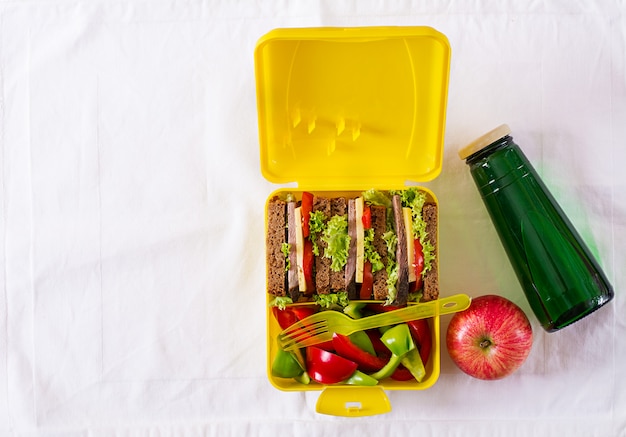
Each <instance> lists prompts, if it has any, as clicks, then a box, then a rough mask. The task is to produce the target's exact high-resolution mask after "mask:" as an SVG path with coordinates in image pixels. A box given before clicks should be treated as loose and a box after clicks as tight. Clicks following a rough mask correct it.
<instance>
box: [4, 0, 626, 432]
mask: <svg viewBox="0 0 626 437" xmlns="http://www.w3.org/2000/svg"><path fill="white" fill-rule="evenodd" d="M625 14H626V3H624V1H583V0H578V1H570V0H559V1H533V2H527V1H508V2H500V1H495V0H492V1H478V0H475V1H467V2H463V1H452V0H448V1H440V2H428V1H420V0H417V1H409V0H396V1H388V2H384V1H362V2H357V1H356V0H354V1H334V0H333V1H331V0H328V1H321V0H320V1H310V2H305V1H290V2H287V1H280V0H267V1H263V2H260V1H233V2H228V1H217V0H216V1H194V0H188V1H179V2H175V1H173V0H169V1H166V0H163V1H157V2H147V1H131V0H126V1H116V2H107V1H92V2H87V1H79V0H76V1H70V0H67V1H65V0H51V1H24V2H16V1H3V2H0V90H1V94H0V160H1V166H0V174H1V177H0V196H1V201H2V214H1V215H0V249H1V250H0V267H1V268H0V433H3V434H9V433H14V434H16V435H109V434H116V435H146V434H149V435H220V436H222V435H271V436H273V435H277V433H278V432H286V433H289V435H328V434H329V433H333V435H343V436H352V435H358V436H361V435H375V434H380V433H383V432H384V433H385V435H387V433H390V432H399V433H401V434H400V435H408V434H409V433H410V434H414V435H424V436H426V435H463V436H465V435H484V436H496V435H507V436H527V435H534V436H540V435H542V436H543V435H545V436H552V435H568V436H624V435H626V431H625V429H626V370H625V368H624V361H625V360H626V343H625V342H624V341H623V338H624V336H625V335H626V321H625V317H624V314H626V299H625V298H624V295H623V294H622V290H623V288H624V285H625V284H626V251H625V250H624V246H623V242H624V241H626V195H625V193H626V172H625V171H624V165H625V163H626V65H625V55H626V15H625ZM364 25H428V26H432V27H435V28H436V29H438V30H439V31H441V32H443V33H444V34H446V35H447V36H448V38H449V40H450V43H451V46H452V67H451V74H450V88H449V100H448V118H447V130H446V141H445V161H444V166H443V171H442V173H441V175H440V177H439V178H437V179H436V180H435V181H432V182H430V183H426V184H424V185H425V186H428V187H430V188H431V189H433V191H434V192H435V193H436V194H437V196H438V198H439V202H440V207H441V221H440V241H441V247H440V250H441V259H440V263H441V264H440V268H441V286H442V293H443V294H453V293H456V292H465V293H468V294H470V295H472V296H478V295H481V294H486V293H499V294H502V295H505V296H507V297H509V298H510V299H512V300H514V301H515V302H517V303H518V304H519V305H521V306H522V308H524V309H525V310H526V312H527V314H529V316H530V318H531V320H532V322H533V327H534V328H535V335H536V339H535V343H534V346H533V350H532V352H531V355H530V357H529V359H528V361H527V362H526V364H525V365H524V366H523V367H522V368H521V369H520V370H519V371H518V372H517V373H516V374H514V375H513V376H511V377H509V378H507V379H505V380H501V381H498V382H482V381H478V380H473V379H471V378H469V377H467V376H465V375H463V374H461V373H460V371H459V370H457V369H456V368H455V367H454V365H453V364H452V363H451V361H450V359H449V357H448V355H447V352H446V351H445V347H444V348H443V349H442V369H441V376H440V378H439V380H438V382H437V383H436V384H435V386H434V387H433V388H431V389H429V390H426V391H418V392H390V393H389V397H390V400H391V404H392V407H393V411H392V412H391V413H389V414H386V415H382V416H375V417H369V418H361V419H344V418H336V417H330V416H324V415H319V414H317V413H315V402H316V400H317V397H318V395H319V392H308V393H284V392H280V391H278V390H276V389H274V388H273V387H272V386H271V385H270V384H269V382H268V380H267V377H266V374H265V360H266V357H265V312H264V305H265V296H264V283H265V282H264V281H265V272H264V256H263V250H264V247H263V240H264V238H263V205H264V202H265V198H266V197H267V195H268V194H269V193H270V192H271V191H272V190H274V189H275V188H277V187H276V186H274V185H272V184H270V183H268V182H267V181H265V180H264V179H263V178H262V176H261V174H260V170H259V154H258V137H257V129H256V100H255V98H256V96H255V83H254V71H253V50H254V46H255V43H256V41H257V39H258V38H259V37H260V36H261V35H263V34H264V33H266V32H267V31H269V30H271V29H272V28H275V27H301V26H364ZM500 123H508V124H509V125H510V126H511V128H512V130H513V136H514V138H515V140H516V142H518V144H520V145H521V147H522V148H523V149H524V151H525V152H526V154H527V155H528V156H529V158H530V159H531V160H532V161H533V162H534V163H535V166H536V168H537V170H538V171H539V172H540V174H541V175H542V176H543V177H544V180H545V182H546V184H547V185H548V186H549V187H550V188H551V189H552V191H553V194H554V195H555V197H557V199H558V200H559V201H560V203H561V206H562V207H563V208H564V209H565V211H566V212H567V213H568V214H569V217H570V219H571V220H572V222H574V224H575V225H576V226H577V228H578V230H579V231H580V233H581V234H582V235H583V237H584V238H585V240H586V241H587V243H588V244H589V245H590V246H591V247H592V249H593V251H594V252H595V253H596V254H597V256H598V258H599V260H600V263H601V264H602V266H603V267H604V269H605V271H606V274H607V276H608V277H609V279H610V280H611V282H612V283H613V285H614V287H615V290H616V298H615V300H614V301H613V302H612V303H611V304H610V305H609V306H608V307H606V308H603V309H602V310H601V311H600V312H598V313H596V314H594V315H593V316H590V317H589V318H587V319H584V320H583V321H581V322H579V323H577V324H575V325H573V326H571V327H568V328H566V329H565V330H563V331H561V332H558V333H554V334H546V333H544V332H543V331H542V330H541V328H540V327H539V325H538V323H537V322H536V319H534V316H532V314H531V312H530V308H529V306H528V304H527V303H526V301H525V300H524V297H523V295H522V292H521V289H520V287H519V285H518V284H517V281H516V279H515V277H514V274H513V271H512V269H511V267H510V265H509V264H508V261H507V260H506V258H505V255H504V251H503V249H502V248H501V246H500V243H499V241H498V239H497V236H496V234H495V231H494V229H493V226H492V225H491V223H490V221H489V218H488V216H487V213H486V211H485V210H484V207H483V205H482V203H481V201H480V198H479V196H478V193H477V191H476V189H475V187H474V186H473V183H472V182H471V179H470V176H469V172H468V170H467V167H466V166H465V164H464V163H463V162H462V161H460V160H459V159H458V157H457V152H458V150H459V149H460V148H461V147H462V146H463V145H465V143H467V142H469V141H471V140H473V139H474V138H475V137H476V136H479V135H481V134H482V133H484V132H486V131H487V130H490V129H491V128H493V127H495V126H497V125H498V124H500ZM448 320H449V317H443V318H442V331H443V332H445V328H446V326H447V322H448Z"/></svg>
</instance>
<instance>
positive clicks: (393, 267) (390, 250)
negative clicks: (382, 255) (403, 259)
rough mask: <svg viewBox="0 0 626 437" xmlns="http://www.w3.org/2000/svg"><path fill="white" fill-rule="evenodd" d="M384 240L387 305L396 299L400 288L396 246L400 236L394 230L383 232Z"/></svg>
mask: <svg viewBox="0 0 626 437" xmlns="http://www.w3.org/2000/svg"><path fill="white" fill-rule="evenodd" d="M383 240H385V243H387V300H386V302H385V305H390V304H391V303H393V301H394V300H396V296H397V295H398V289H397V288H396V284H397V282H398V263H397V261H396V248H397V246H398V236H397V235H396V234H395V232H393V231H387V232H385V233H384V234H383Z"/></svg>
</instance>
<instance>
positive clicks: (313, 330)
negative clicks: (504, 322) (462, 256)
mask: <svg viewBox="0 0 626 437" xmlns="http://www.w3.org/2000/svg"><path fill="white" fill-rule="evenodd" d="M471 301H472V300H471V298H470V297H469V296H468V295H466V294H455V295H453V296H449V297H444V298H441V299H437V300H433V301H430V302H424V303H418V304H412V305H409V306H407V307H405V308H401V309H399V310H393V311H388V312H385V313H381V314H376V315H373V316H368V317H363V318H361V319H352V318H350V317H348V316H347V315H345V314H343V313H340V312H338V311H322V312H319V313H315V314H313V315H311V316H309V317H306V318H304V319H302V320H300V321H298V322H296V323H294V324H293V325H291V326H290V327H288V328H287V329H285V330H283V331H282V332H281V333H280V334H279V335H278V344H279V345H280V347H281V348H283V349H284V350H287V351H289V350H293V349H297V348H301V347H307V346H313V345H315V344H318V343H323V342H325V341H329V340H332V338H333V334H334V333H335V332H336V333H338V334H343V335H350V334H352V333H353V332H356V331H363V330H365V329H372V328H379V327H381V326H387V325H395V324H398V323H402V322H408V321H411V320H419V319H426V318H428V317H435V316H438V315H442V314H450V313H456V312H458V311H463V310H465V309H467V308H468V307H469V305H470V303H471Z"/></svg>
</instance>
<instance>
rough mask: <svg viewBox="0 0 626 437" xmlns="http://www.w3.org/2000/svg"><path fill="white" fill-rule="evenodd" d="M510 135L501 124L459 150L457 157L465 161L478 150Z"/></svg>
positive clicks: (508, 130) (507, 127) (507, 128)
mask: <svg viewBox="0 0 626 437" xmlns="http://www.w3.org/2000/svg"><path fill="white" fill-rule="evenodd" d="M510 134H511V128H510V127H509V126H508V125H506V124H501V125H500V126H498V127H497V128H495V129H493V130H491V131H489V132H487V133H486V134H485V135H483V136H481V137H479V138H476V139H475V140H474V141H472V142H471V143H469V144H468V145H467V146H465V147H463V148H462V149H461V150H459V157H460V158H461V159H463V160H465V159H467V158H468V157H469V156H471V155H473V154H474V153H476V152H479V151H480V150H482V149H484V148H485V147H487V146H488V145H490V144H492V143H494V142H495V141H498V140H499V139H500V138H504V137H506V136H507V135H510Z"/></svg>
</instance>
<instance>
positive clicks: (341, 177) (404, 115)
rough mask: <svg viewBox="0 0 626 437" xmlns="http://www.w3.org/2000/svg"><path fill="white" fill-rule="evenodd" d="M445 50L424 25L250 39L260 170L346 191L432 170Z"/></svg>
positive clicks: (441, 120)
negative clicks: (254, 47) (252, 50)
mask: <svg viewBox="0 0 626 437" xmlns="http://www.w3.org/2000/svg"><path fill="white" fill-rule="evenodd" d="M450 51H451V50H450V44H449V42H448V39H447V38H446V36H445V35H443V34H442V33H440V32H438V31H436V30H435V29H433V28H430V27H424V26H417V27H355V28H336V27H330V28H292V29H275V30H272V31H270V32H269V33H267V34H266V35H264V36H263V37H261V38H260V39H259V41H258V42H257V46H256V49H255V75H256V87H257V110H258V127H259V141H260V152H261V159H260V162H261V172H262V174H263V176H264V177H265V178H266V179H267V180H269V181H271V182H274V183H293V182H297V183H298V184H299V186H301V187H315V188H330V189H337V188H350V187H365V186H367V187H372V188H380V187H388V186H392V185H403V184H404V183H405V182H406V181H407V180H411V181H416V182H425V181H429V180H432V179H434V178H435V177H437V176H438V175H439V173H440V172H441V165H442V160H443V142H444V131H445V118H446V103H447V94H448V78H449V71H450Z"/></svg>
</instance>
